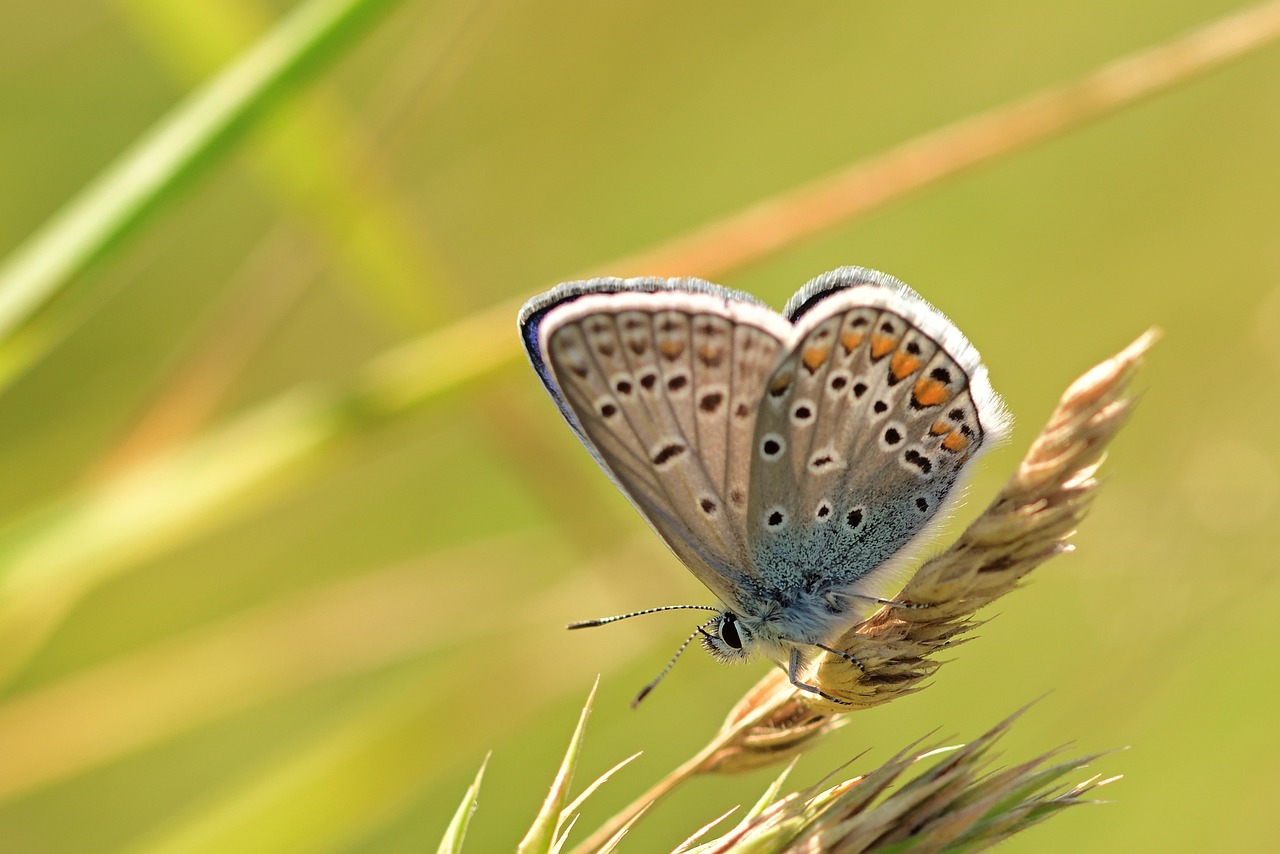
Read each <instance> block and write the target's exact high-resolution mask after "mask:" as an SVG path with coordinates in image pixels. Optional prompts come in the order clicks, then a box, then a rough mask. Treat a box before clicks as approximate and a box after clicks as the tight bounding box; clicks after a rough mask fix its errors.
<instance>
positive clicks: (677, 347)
mask: <svg viewBox="0 0 1280 854" xmlns="http://www.w3.org/2000/svg"><path fill="white" fill-rule="evenodd" d="M658 349H659V350H661V351H662V355H664V356H666V357H667V359H669V360H670V361H672V362H674V361H675V360H676V359H679V358H680V355H681V354H682V353H684V342H682V341H663V342H662V343H661V344H659V345H658Z"/></svg>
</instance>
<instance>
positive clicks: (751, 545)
mask: <svg viewBox="0 0 1280 854" xmlns="http://www.w3.org/2000/svg"><path fill="white" fill-rule="evenodd" d="M520 330H521V336H522V339H523V341H524V343H525V347H526V349H527V351H528V354H529V357H530V360H531V362H532V364H533V366H534V369H535V370H536V371H537V373H538V375H539V376H540V378H541V379H542V381H543V383H544V385H545V386H546V388H547V390H548V392H549V393H550V395H551V397H552V399H553V400H554V401H555V402H556V404H557V406H558V407H559V408H560V411H561V413H562V415H563V416H564V417H565V419H566V421H568V423H569V425H570V426H571V427H572V428H573V429H574V431H575V432H576V433H577V434H578V436H579V438H580V439H581V440H582V441H583V443H584V444H585V445H586V447H587V448H588V450H589V451H590V452H591V453H592V454H593V455H594V456H595V458H596V460H597V462H599V463H600V465H601V467H602V468H603V469H604V470H605V472H606V473H607V474H608V475H609V476H610V478H611V479H612V480H613V481H614V483H615V484H616V485H617V486H618V487H619V489H621V490H622V492H623V493H624V494H625V495H627V497H628V498H629V499H630V500H631V501H632V503H633V504H635V506H636V507H637V509H638V510H639V511H640V513H641V515H642V516H644V518H645V519H646V521H648V523H649V524H650V526H651V527H652V528H653V529H654V530H655V531H656V532H657V533H658V535H659V536H660V537H662V539H663V540H664V541H665V542H666V543H667V545H668V546H670V547H671V549H672V551H674V552H675V554H676V555H677V557H679V558H680V559H681V561H682V562H683V563H684V564H685V565H686V566H687V567H688V568H689V569H690V571H691V572H693V574H694V575H695V576H696V577H697V578H698V579H699V580H700V581H702V582H703V583H704V584H705V585H706V586H707V587H708V588H709V589H710V590H711V591H712V592H713V593H715V594H716V595H717V596H718V597H719V598H720V600H721V602H722V603H723V605H724V609H723V611H722V612H721V613H720V614H719V615H718V616H717V617H716V618H715V619H714V620H712V621H711V623H710V624H709V625H711V627H712V628H711V631H707V630H706V629H705V628H702V629H700V630H701V631H703V634H704V642H705V644H706V645H707V647H708V649H709V650H711V651H712V652H713V653H714V654H716V655H717V657H720V658H723V659H729V660H732V659H736V658H741V657H745V656H746V655H747V654H748V653H750V652H751V651H753V650H754V651H758V652H761V653H763V654H764V655H765V657H767V658H769V659H771V660H773V661H775V662H778V663H779V664H782V663H784V662H785V663H786V664H787V666H789V667H790V669H791V671H792V675H793V681H795V678H796V677H795V672H796V670H797V668H798V667H799V665H800V664H801V663H802V662H803V660H805V659H806V658H807V655H808V653H810V652H812V651H814V650H815V649H819V648H823V649H825V648H827V646H829V645H830V644H831V643H833V642H834V641H835V639H836V638H837V637H838V636H839V635H841V634H842V633H843V632H844V631H846V630H847V629H848V628H849V627H850V626H851V625H853V624H854V623H856V622H857V621H858V619H860V618H861V616H864V615H865V612H866V611H867V610H868V607H867V604H868V599H872V598H874V597H875V596H876V595H877V594H876V591H877V589H878V588H881V587H883V585H884V583H885V582H886V580H889V579H890V578H891V576H892V575H893V573H894V569H895V567H897V566H899V565H900V564H901V563H902V561H903V560H905V559H906V558H908V557H909V556H910V551H911V548H910V547H911V545H912V544H913V543H914V542H915V541H917V540H918V539H920V538H921V537H923V536H924V535H925V534H926V533H927V532H928V530H929V529H930V526H931V525H933V524H934V523H935V522H936V521H937V520H938V519H940V518H941V517H942V514H943V512H944V511H945V509H946V507H947V506H948V505H949V504H950V503H952V502H953V501H954V500H955V498H956V497H957V494H958V490H957V489H956V485H957V483H958V481H959V479H960V477H961V475H962V474H964V473H965V471H967V469H968V468H969V467H970V466H971V463H972V461H973V459H974V458H976V456H977V455H978V454H979V453H981V452H982V451H983V450H985V449H987V448H989V447H990V446H991V445H992V444H994V443H995V442H996V441H998V440H999V438H1000V437H1001V436H1002V435H1003V434H1004V433H1005V431H1006V430H1007V427H1008V417H1007V415H1006V414H1005V411H1004V409H1003V407H1002V405H1001V404H1000V401H999V399H998V398H997V397H996V395H995V393H994V392H993V391H992V390H991V387H990V384H989V382H988V380H987V377H986V369H985V367H983V365H982V363H981V360H980V358H979V357H978V354H977V352H976V351H975V350H974V349H973V347H972V346H971V345H970V344H969V343H968V341H967V340H965V338H964V336H963V335H961V334H960V332H959V331H958V330H957V329H956V327H955V326H954V325H953V324H951V322H950V321H949V320H948V319H947V318H946V317H945V316H944V315H943V314H942V313H941V312H939V311H937V310H936V309H934V308H933V307H932V306H930V305H929V304H928V303H927V302H925V301H924V300H923V299H922V298H920V297H919V296H918V295H917V294H916V293H915V292H914V291H912V290H911V289H910V288H908V287H907V286H906V285H904V284H902V283H901V282H899V281H897V280H896V279H893V278H892V277H890V276H886V275H885V274H883V273H877V272H874V271H870V270H864V269H861V268H856V267H846V268H841V269H839V270H836V271H833V272H831V273H828V274H825V275H824V276H820V277H818V278H817V279H814V280H813V281H812V282H810V283H809V284H808V285H806V286H805V287H804V288H802V289H801V290H800V291H799V292H798V293H797V294H796V295H795V297H793V298H792V300H791V302H790V303H789V304H788V306H787V308H786V310H785V311H784V313H783V314H781V315H779V314H777V313H775V312H774V311H772V310H771V309H769V308H767V307H766V306H764V305H762V304H761V303H759V302H758V301H757V300H755V299H754V298H753V297H751V296H749V295H747V294H744V293H741V292H737V291H731V290H728V289H725V288H721V287H718V286H716V285H712V284H709V283H707V282H702V281H700V280H696V279H592V280H590V281H585V282H571V283H567V284H565V285H561V286H559V287H557V288H555V289H553V290H551V291H549V292H547V293H545V294H542V295H540V296H538V297H535V298H534V299H532V300H530V301H529V302H528V303H527V304H526V305H525V308H524V309H523V310H522V311H521V314H520ZM802 687H803V686H802Z"/></svg>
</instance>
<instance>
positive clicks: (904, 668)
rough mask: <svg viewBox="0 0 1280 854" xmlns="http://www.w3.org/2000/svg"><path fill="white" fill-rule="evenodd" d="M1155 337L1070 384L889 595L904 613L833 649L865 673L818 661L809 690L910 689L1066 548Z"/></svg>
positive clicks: (871, 622) (873, 694)
mask: <svg viewBox="0 0 1280 854" xmlns="http://www.w3.org/2000/svg"><path fill="white" fill-rule="evenodd" d="M1156 337H1157V335H1156V333H1155V332H1154V331H1148V332H1146V333H1145V334H1143V335H1142V336H1141V337H1139V338H1138V339H1137V340H1136V341H1134V342H1133V343H1132V344H1130V345H1129V346H1128V347H1126V348H1125V349H1124V350H1122V351H1121V352H1120V353H1118V354H1116V355H1115V356H1113V357H1112V358H1110V359H1108V360H1106V361H1105V362H1103V363H1101V364H1100V365H1098V366H1096V367H1095V368H1093V369H1092V370H1090V371H1088V372H1087V373H1086V374H1084V376H1082V377H1080V378H1079V379H1078V380H1076V381H1075V382H1074V383H1072V384H1071V386H1070V387H1069V388H1068V389H1067V391H1066V393H1064V394H1063V396H1062V399H1061V400H1060V401H1059V403H1058V407H1057V409H1056V410H1055V411H1054V413H1053V415H1052V417H1050V419H1049V423H1048V424H1047V425H1046V426H1045V428H1044V429H1043V430H1042V431H1041V433H1040V435H1039V436H1038V437H1037V438H1036V440H1035V441H1034V442H1032V444H1031V448H1030V450H1028V451H1027V454H1026V457H1024V458H1023V460H1022V463H1021V464H1020V465H1019V466H1018V470H1017V472H1016V473H1015V474H1014V476H1013V477H1012V478H1011V479H1010V480H1009V482H1008V483H1007V484H1005V486H1004V488H1003V489H1001V490H1000V493H999V494H998V495H997V496H996V498H995V500H994V501H992V502H991V504H990V506H988V507H987V509H986V510H984V511H983V513H982V515H980V516H979V517H978V518H977V519H976V520H975V521H974V522H973V524H971V525H970V526H969V527H968V528H967V529H966V530H965V531H964V533H962V534H961V535H960V538H959V539H958V540H956V541H955V542H954V543H953V544H952V545H951V546H950V547H949V548H948V549H947V550H946V551H944V552H942V553H941V554H939V555H937V556H936V557H933V558H931V559H929V560H927V561H925V563H924V564H922V565H921V566H920V568H919V569H918V570H917V571H916V573H915V575H914V576H913V577H912V578H911V580H910V581H908V582H907V584H906V586H905V587H904V588H903V589H902V591H901V592H900V593H899V594H898V596H897V597H896V598H897V599H898V600H899V601H902V602H905V603H910V604H911V605H912V606H913V607H912V608H909V609H908V608H902V607H895V606H892V605H887V606H885V607H883V608H881V609H880V610H879V611H877V612H876V613H874V614H872V615H871V616H870V617H869V618H867V619H866V620H864V621H863V622H862V623H860V624H858V625H856V626H854V627H853V628H851V629H850V630H849V631H848V632H847V633H846V634H845V635H844V637H842V638H841V639H840V641H838V642H837V643H836V644H835V645H834V646H835V647H836V648H837V649H842V650H844V651H846V652H848V653H849V654H850V655H852V656H853V657H854V658H856V659H857V660H858V661H859V662H861V663H862V664H863V666H864V668H865V669H864V670H860V669H858V668H857V667H856V666H854V665H852V664H850V663H849V662H848V661H846V660H844V659H841V658H838V657H836V656H832V655H829V654H824V656H823V658H822V659H820V660H819V661H818V662H817V665H816V668H815V671H814V675H813V679H814V681H815V683H816V684H817V685H818V687H820V688H821V689H822V690H823V691H826V692H827V693H829V694H833V695H835V696H837V697H839V698H841V699H843V700H846V701H847V702H849V703H850V704H852V707H853V708H866V707H869V706H875V705H879V704H880V703H885V702H888V701H889V700H893V699H895V698H897V697H901V696H903V695H905V694H910V693H913V692H915V691H918V690H919V689H920V688H921V687H923V685H924V681H925V679H926V678H927V677H929V676H930V675H932V674H933V672H934V671H935V670H937V669H938V667H939V666H940V664H941V663H940V662H938V661H935V660H933V659H931V658H930V656H932V655H933V654H934V653H937V652H938V651H940V650H943V649H946V648H947V647H949V646H951V645H952V644H954V643H956V642H957V640H958V639H959V638H960V637H961V636H962V635H964V634H965V633H967V632H969V631H971V630H972V629H974V628H976V627H977V626H978V625H980V622H979V621H976V620H974V619H973V614H974V612H975V611H977V610H978V609H979V608H981V607H983V606H984V605H987V604H989V603H990V602H992V601H994V600H995V599H997V598H999V597H1000V596H1003V595H1004V594H1005V593H1008V592H1009V591H1010V590H1012V589H1013V588H1014V587H1016V586H1017V585H1018V582H1019V581H1021V579H1022V578H1023V577H1024V576H1025V575H1026V574H1027V573H1028V572H1030V571H1031V570H1032V569H1034V568H1035V567H1037V566H1039V565H1040V564H1041V563H1043V562H1044V561H1045V560H1047V559H1048V558H1050V557H1052V556H1053V555H1056V554H1059V553H1061V552H1064V551H1068V550H1070V548H1071V546H1070V545H1069V543H1068V540H1069V539H1070V538H1071V535H1072V534H1073V533H1074V532H1075V529H1076V526H1077V525H1078V524H1079V522H1080V520H1081V519H1082V518H1083V517H1084V515H1085V513H1086V512H1087V511H1088V509H1089V505H1090V504H1091V503H1092V500H1093V496H1094V494H1095V493H1096V490H1097V487H1098V481H1097V480H1096V479H1095V478H1094V474H1095V472H1096V471H1097V469H1098V466H1099V465H1100V464H1101V463H1102V459H1103V456H1104V453H1105V450H1106V447H1107V444H1108V443H1109V442H1110V441H1111V439H1112V438H1114V437H1115V435H1116V433H1117V432H1118V431H1119V430H1120V428H1121V427H1122V426H1123V425H1124V423H1125V421H1126V418H1127V416H1128V414H1129V412H1130V410H1131V409H1132V407H1133V403H1134V400H1133V397H1132V395H1131V394H1130V393H1129V384H1130V381H1131V380H1132V378H1133V375H1134V373H1135V372H1136V370H1137V368H1138V365H1139V364H1140V362H1141V359H1142V356H1143V354H1144V353H1146V351H1147V350H1148V349H1149V348H1150V347H1151V345H1152V344H1153V343H1154V342H1155V340H1156ZM775 681H776V680H775ZM796 699H797V700H798V701H799V702H801V703H803V704H804V705H806V706H807V707H808V708H810V709H811V710H812V711H814V712H847V711H849V710H850V706H848V705H837V704H835V703H831V702H829V701H827V700H823V699H821V698H818V697H812V696H811V695H799V696H798V697H797V698H796Z"/></svg>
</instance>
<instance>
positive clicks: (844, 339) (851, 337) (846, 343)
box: [840, 329, 862, 353]
mask: <svg viewBox="0 0 1280 854" xmlns="http://www.w3.org/2000/svg"><path fill="white" fill-rule="evenodd" d="M861 343H862V333H861V332H851V331H849V330H847V329H846V330H845V331H844V332H842V333H841V334H840V344H841V345H842V346H843V347H844V351H845V352H846V353H852V352H853V351H854V350H856V349H858V345H859V344H861Z"/></svg>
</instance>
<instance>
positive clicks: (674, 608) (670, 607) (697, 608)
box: [565, 605, 722, 634]
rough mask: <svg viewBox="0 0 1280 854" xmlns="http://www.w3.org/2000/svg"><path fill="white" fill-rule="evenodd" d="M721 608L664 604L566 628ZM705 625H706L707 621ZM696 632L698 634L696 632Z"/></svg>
mask: <svg viewBox="0 0 1280 854" xmlns="http://www.w3.org/2000/svg"><path fill="white" fill-rule="evenodd" d="M721 610H722V609H720V608H712V607H711V606H710V605H663V606H662V607H661V608H645V609H644V610H643V611H632V612H631V613H630V614H618V615H617V616H616V617H599V618H597V619H594V620H579V621H578V622H576V623H570V624H569V625H567V626H565V628H566V629H590V628H594V627H596V626H603V625H606V624H608V623H616V622H618V620H627V619H630V618H631V617H643V616H644V615H645V614H657V613H658V612H660V611H716V612H717V613H718V612H719V611H721ZM703 625H706V624H705V623H704V624H703ZM694 634H697V632H695V633H694Z"/></svg>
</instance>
